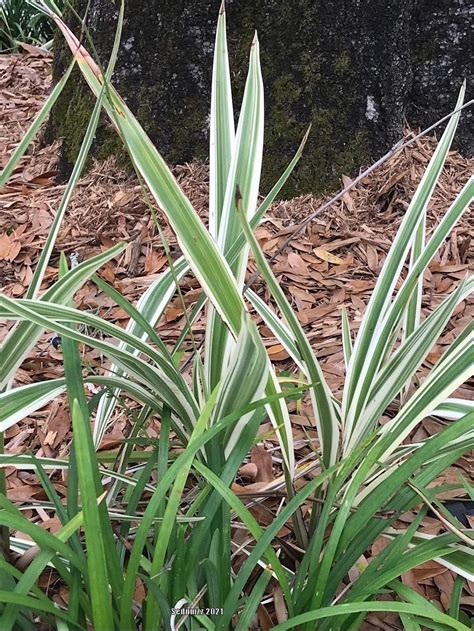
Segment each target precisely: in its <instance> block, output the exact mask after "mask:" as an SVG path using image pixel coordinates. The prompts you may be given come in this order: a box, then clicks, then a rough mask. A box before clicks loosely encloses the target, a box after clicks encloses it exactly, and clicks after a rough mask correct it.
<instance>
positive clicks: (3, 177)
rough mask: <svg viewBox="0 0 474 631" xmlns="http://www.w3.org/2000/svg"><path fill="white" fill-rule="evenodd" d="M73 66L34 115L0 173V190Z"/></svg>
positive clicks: (65, 81)
mask: <svg viewBox="0 0 474 631" xmlns="http://www.w3.org/2000/svg"><path fill="white" fill-rule="evenodd" d="M74 64H75V60H73V61H72V62H71V64H70V65H69V67H68V69H67V70H66V72H65V73H64V75H63V76H62V77H61V79H60V80H59V81H58V82H57V83H56V85H55V86H54V88H53V89H52V91H51V94H50V95H49V96H48V98H47V99H46V101H45V102H44V105H43V107H42V108H41V109H40V111H39V112H38V114H37V115H36V118H35V120H34V121H33V122H32V123H31V125H30V127H29V129H28V130H27V131H26V133H25V134H24V135H23V136H22V139H21V141H20V143H19V144H18V146H17V147H16V149H15V150H14V152H13V153H12V155H11V157H10V159H9V160H8V162H7V164H6V165H5V168H4V169H3V171H2V172H1V173H0V189H1V188H3V187H4V186H5V184H6V183H7V182H8V179H9V177H10V175H11V174H12V173H13V170H14V169H15V167H16V165H17V164H18V162H19V161H20V160H21V158H22V157H23V156H24V155H25V152H26V150H27V149H28V147H29V145H30V143H31V141H32V140H33V138H34V137H35V136H36V134H37V133H38V131H39V129H40V127H41V125H42V124H43V122H44V121H45V119H46V117H47V116H48V114H49V112H50V111H51V108H52V107H53V105H54V104H55V103H56V101H57V99H58V97H59V95H60V94H61V92H62V91H63V89H64V86H65V85H66V83H67V81H68V79H69V76H70V75H71V72H72V69H73V68H74Z"/></svg>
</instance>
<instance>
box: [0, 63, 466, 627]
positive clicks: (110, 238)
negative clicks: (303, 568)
mask: <svg viewBox="0 0 474 631" xmlns="http://www.w3.org/2000/svg"><path fill="white" fill-rule="evenodd" d="M50 65H51V58H50V57H49V56H47V55H46V56H45V55H41V56H38V54H36V53H35V52H34V51H32V52H29V53H27V54H21V55H3V56H0V71H1V75H0V164H1V165H2V166H4V165H5V164H6V161H7V159H8V157H9V155H10V154H11V152H12V150H13V149H14V147H15V146H16V144H17V143H18V141H19V139H20V138H21V136H22V134H23V133H24V132H25V130H26V129H27V128H28V125H29V124H30V123H31V121H32V119H33V116H34V114H35V112H37V111H38V109H39V108H40V107H41V105H42V103H43V102H44V99H45V96H46V94H47V93H48V90H49V86H50ZM408 133H409V132H408ZM435 144H436V139H435V138H434V137H425V138H423V139H421V140H419V141H417V142H416V143H415V144H414V145H412V146H411V147H409V148H406V149H404V150H403V151H401V152H400V153H398V154H397V155H395V156H394V157H393V158H391V159H390V160H389V161H388V162H386V163H385V164H384V165H383V166H382V167H380V168H379V169H377V170H376V171H375V172H374V173H372V174H371V175H370V176H369V177H367V178H366V179H365V180H363V181H362V183H361V184H359V185H358V186H357V187H356V188H355V189H354V190H352V191H351V192H350V193H348V194H346V195H345V196H344V198H343V199H342V200H341V201H340V202H338V203H335V204H334V205H333V206H332V207H331V208H330V209H329V210H328V211H327V212H326V213H324V215H321V216H320V217H318V218H316V219H315V221H314V222H312V223H311V224H310V225H309V226H308V227H307V228H306V230H305V231H304V233H303V234H301V235H299V236H298V237H297V238H296V239H295V240H294V241H293V242H292V244H291V246H290V247H288V248H287V249H286V251H285V252H283V253H281V254H279V255H278V257H277V259H276V261H275V263H274V265H273V270H274V271H275V273H276V274H277V275H278V279H279V282H280V284H281V285H282V286H283V287H284V288H285V290H286V292H287V295H288V296H289V298H290V299H291V302H292V304H293V306H294V308H295V310H296V312H297V313H298V316H299V318H300V321H301V323H302V324H303V325H304V327H305V330H306V332H307V334H308V336H309V339H310V340H311V342H312V344H313V347H314V349H315V351H316V355H317V357H318V358H319V360H320V361H321V364H322V367H323V370H324V372H325V375H326V378H327V380H328V383H329V385H330V387H331V388H332V389H333V391H334V392H338V391H340V389H341V387H342V384H343V380H344V365H343V356H342V347H341V308H342V306H345V307H346V308H347V311H348V315H349V320H350V322H351V327H352V328H353V330H354V331H356V330H357V328H358V325H359V323H360V320H361V318H362V315H363V313H364V310H365V308H366V305H367V301H368V299H369V296H370V293H371V291H372V289H373V287H374V284H375V281H376V280H377V276H378V273H379V271H380V269H381V266H382V264H383V261H384V258H385V256H386V254H387V252H388V249H389V248H390V245H391V243H392V242H393V238H394V236H395V234H396V230H397V228H398V226H399V225H400V222H401V220H402V218H403V215H404V212H405V210H406V208H407V205H408V202H409V200H410V199H411V197H412V195H413V192H414V191H415V189H416V186H417V184H418V183H419V181H420V179H421V176H422V174H423V172H424V170H425V168H426V166H427V163H428V161H429V159H430V157H431V155H432V153H433V150H434V147H435ZM58 148H59V144H58V143H54V144H53V145H48V146H42V145H41V143H40V142H39V141H38V140H35V142H34V143H33V144H32V146H31V147H30V149H29V151H28V155H27V156H25V158H24V159H23V160H22V161H21V163H20V164H19V165H18V167H17V168H16V170H15V172H14V174H13V175H12V177H11V178H10V181H9V183H8V185H7V186H6V187H5V188H4V189H3V190H2V191H0V290H1V291H2V292H4V293H5V294H6V295H9V296H15V297H21V296H22V295H23V294H24V292H25V288H26V287H27V286H28V282H29V280H30V279H31V275H32V270H33V269H34V266H35V263H36V261H37V259H38V256H39V252H40V251H41V249H42V246H43V244H44V241H45V238H46V236H47V234H48V230H49V228H50V226H51V223H52V220H53V217H54V212H55V209H56V208H57V207H58V205H59V202H60V199H61V196H62V194H63V193H64V189H65V186H64V185H63V184H58V183H57V182H56V179H55V178H56V175H57V155H58ZM473 164H474V161H473V160H469V159H467V158H464V157H462V156H461V155H459V154H458V153H456V152H451V153H450V154H449V156H448V159H447V162H446V168H445V170H444V173H443V175H442V177H441V179H440V182H439V184H438V186H437V189H436V192H435V194H434V196H433V199H432V201H431V203H430V206H429V209H428V233H429V232H430V231H431V230H432V228H433V226H434V225H436V224H437V223H438V222H439V220H440V218H441V217H442V216H443V214H444V213H445V211H446V209H447V208H448V206H449V204H450V203H451V202H452V201H453V199H454V198H455V196H456V194H457V193H458V192H459V191H460V189H461V188H462V186H463V185H464V184H465V182H466V181H467V179H468V178H469V176H470V175H471V173H472V168H473ZM174 172H175V175H176V177H177V179H178V181H179V183H180V184H181V186H182V188H183V190H184V191H185V192H186V194H187V195H188V196H189V197H190V199H191V201H192V202H193V204H194V206H195V207H196V209H197V210H198V211H199V213H200V214H201V216H202V217H203V219H204V220H205V218H206V212H207V210H206V207H207V198H208V172H207V166H206V165H203V164H185V165H182V166H179V167H176V168H175V169H174ZM343 180H344V181H343V183H344V184H346V183H347V182H348V178H347V177H346V176H344V177H343ZM322 201H323V200H322V199H321V198H318V197H316V196H313V195H305V196H302V197H299V198H296V199H292V200H287V201H280V202H277V203H275V204H273V206H272V207H271V209H270V211H269V213H268V216H267V218H266V220H265V221H264V222H263V223H262V225H261V226H260V227H259V228H258V229H257V232H256V234H257V237H258V239H259V241H260V243H261V244H262V246H263V249H264V251H265V252H266V253H267V254H268V255H272V254H273V253H275V252H276V250H277V249H278V246H279V245H280V244H281V243H282V242H283V241H284V240H285V238H286V237H287V236H288V234H289V233H290V232H291V231H292V229H294V226H295V225H296V224H297V223H298V222H299V221H300V220H302V219H303V218H305V217H306V216H307V215H308V214H310V213H311V212H312V211H313V210H315V209H316V208H317V207H318V206H319V205H320V204H321V203H322ZM159 216H160V220H162V221H163V228H164V231H165V234H166V236H167V239H168V241H169V243H170V245H171V248H172V251H173V253H174V254H177V245H176V239H175V238H174V236H173V234H172V232H171V230H170V229H169V227H168V226H167V224H166V221H165V220H164V218H163V215H159ZM472 237H473V222H472V212H471V213H470V214H469V213H466V214H465V216H464V217H463V219H462V220H461V221H460V222H459V223H458V224H457V226H456V227H455V229H454V230H453V232H452V234H451V236H450V238H449V239H447V240H446V242H445V243H444V244H443V246H442V247H441V249H440V250H439V252H438V253H437V255H436V257H435V259H434V260H433V261H432V263H431V264H430V266H429V270H428V271H427V273H426V277H425V280H426V283H425V288H424V293H423V310H424V313H425V314H426V313H429V312H430V311H431V310H432V309H433V308H434V307H436V306H437V305H438V304H439V303H440V302H441V300H443V299H444V297H445V296H446V295H447V294H449V293H450V292H452V291H453V289H454V288H455V287H456V285H457V283H458V282H459V280H460V279H462V278H464V276H465V275H466V273H467V271H468V270H469V269H470V270H472V261H473V253H474V243H473V238H472ZM119 240H126V241H127V242H128V243H129V247H128V248H127V249H126V251H125V253H124V254H123V255H122V256H121V257H120V258H119V259H118V260H113V261H111V262H110V263H109V264H108V265H106V266H105V267H104V268H103V269H102V270H101V274H102V276H103V277H104V278H105V279H106V280H107V281H109V282H110V283H112V284H113V285H114V286H115V287H116V288H117V289H119V290H120V291H121V293H123V295H125V296H126V297H127V298H128V299H129V300H130V301H132V302H135V301H136V300H137V299H138V298H139V296H140V295H141V294H142V293H143V291H144V290H145V289H146V288H147V287H148V286H149V285H150V283H152V282H153V281H154V280H155V279H156V278H157V277H158V276H159V274H160V272H161V271H162V270H163V269H164V268H166V266H167V258H166V256H165V253H164V250H163V246H162V244H161V240H160V237H159V235H158V232H157V229H156V227H155V225H154V221H153V219H152V218H151V217H150V213H149V210H148V208H147V206H146V204H145V203H144V201H143V199H142V194H141V190H140V187H139V185H138V182H137V180H136V178H134V177H133V176H131V175H130V174H129V173H127V172H126V171H124V170H123V169H121V168H119V167H118V166H117V164H116V163H115V161H114V159H108V160H106V161H104V162H101V163H94V165H93V167H92V169H91V170H90V171H89V172H88V173H87V174H86V175H84V177H82V178H81V180H80V183H79V185H78V186H77V188H76V190H75V192H74V195H73V198H72V201H71V204H70V207H69V210H68V213H67V216H66V219H65V222H64V225H63V226H62V228H61V232H60V235H59V239H58V241H57V244H56V248H55V253H54V255H53V258H52V261H51V266H50V267H49V268H48V271H47V274H46V278H45V285H46V284H47V283H50V282H51V281H52V280H53V279H54V278H55V277H56V274H57V263H58V257H59V252H60V251H64V252H65V253H67V254H68V255H71V254H72V253H76V254H77V255H78V257H79V259H80V260H83V259H85V258H89V257H90V256H93V255H94V254H97V253H98V252H100V251H101V250H104V249H106V248H108V247H110V246H111V245H112V244H114V243H116V242H117V241H119ZM254 269H255V267H254V264H253V262H252V261H251V262H250V265H249V273H252V272H253V271H254ZM198 289H199V288H198V284H197V283H196V281H195V280H194V279H193V278H187V279H185V281H184V282H183V286H182V291H183V293H184V299H185V303H186V305H187V306H192V304H193V301H195V299H196V297H197V295H198V294H199V291H198ZM254 289H255V290H256V291H257V292H258V293H259V294H260V295H261V296H262V297H265V299H267V300H269V296H268V295H267V294H266V290H265V287H264V286H263V285H262V283H261V282H259V281H258V280H257V281H256V283H255V285H254ZM76 306H77V307H78V308H82V309H88V310H92V311H94V313H98V314H99V315H103V316H106V317H107V318H108V319H110V320H112V321H114V322H116V323H119V324H121V325H125V324H126V322H127V316H126V314H125V313H124V312H123V311H122V310H121V309H120V308H119V307H117V305H115V304H114V303H113V302H112V301H111V300H110V299H108V298H105V297H104V296H103V295H102V294H101V293H100V292H99V291H98V289H97V288H96V287H95V286H94V285H92V284H87V285H86V286H85V287H84V288H83V289H81V290H80V291H79V292H78V293H77V296H76ZM472 307H473V302H472V300H471V301H465V302H463V303H462V304H460V305H459V306H458V308H457V309H456V311H455V314H454V316H453V318H452V319H451V321H450V323H449V325H448V327H447V328H446V330H445V331H444V333H443V334H442V336H441V337H440V339H439V340H438V343H437V344H436V346H435V347H434V348H433V349H432V351H431V353H430V355H429V356H428V358H427V361H426V365H425V366H424V368H423V370H427V369H429V368H430V367H431V366H432V365H433V364H434V363H435V362H436V361H437V360H438V359H439V357H440V356H441V355H442V353H443V352H444V350H445V348H446V347H447V345H448V344H450V343H451V342H452V340H453V338H454V337H455V336H456V335H457V334H458V333H459V332H460V331H461V330H462V329H463V328H464V327H465V326H466V325H467V324H468V323H469V322H470V321H471V320H472V313H473V309H472ZM183 324H184V315H183V310H182V306H181V303H180V301H179V300H178V299H176V300H175V301H174V302H173V303H172V304H171V305H170V306H169V308H168V310H167V312H166V314H165V317H164V318H163V321H162V322H161V324H160V327H159V330H160V334H161V336H162V337H163V339H164V340H165V341H167V342H168V343H174V342H175V341H176V339H177V338H178V336H179V332H180V330H181V328H182V326H183ZM260 329H261V332H262V334H263V337H264V340H265V344H266V345H267V347H268V349H269V353H270V356H271V357H272V359H273V360H274V361H277V362H281V367H282V369H283V368H285V367H287V364H286V363H285V362H286V360H287V359H288V356H287V354H286V351H285V350H284V349H283V348H282V347H281V345H279V344H278V342H277V340H276V339H275V338H273V336H272V335H271V332H270V331H269V330H268V329H267V328H266V327H265V326H263V325H262V324H261V323H260ZM6 330H7V326H6V324H5V323H1V322H0V340H1V339H2V337H3V336H4V335H5V333H6ZM203 331H204V323H203V321H202V319H201V320H200V321H198V322H197V323H196V325H195V326H194V332H195V335H196V338H197V339H198V340H199V339H200V337H202V333H203ZM50 338H51V333H48V335H45V336H44V337H43V338H42V340H41V342H40V343H39V345H38V348H37V349H36V350H35V351H34V352H33V353H32V354H31V356H30V358H29V359H28V360H27V362H25V364H24V365H23V366H22V368H21V369H20V370H19V371H18V375H17V382H16V383H17V384H24V383H29V382H31V381H35V380H38V379H44V378H45V377H51V378H52V377H57V376H59V375H61V374H62V362H61V353H60V351H58V350H56V349H55V348H54V347H53V346H52V344H51V343H50ZM87 359H88V361H89V362H90V363H91V365H97V366H99V364H100V356H99V354H98V353H94V352H93V351H91V350H90V349H89V350H88V351H87ZM456 394H457V396H460V397H462V398H472V388H471V387H470V386H469V385H468V384H466V385H464V386H463V387H461V388H459V390H458V391H457V393H456ZM292 405H293V407H292V410H293V419H294V424H295V440H296V441H297V442H296V444H297V446H298V445H301V450H300V451H299V457H304V456H305V455H307V453H308V448H307V437H308V431H309V426H310V421H308V418H307V416H306V415H305V404H304V402H303V403H302V404H300V403H294V404H292ZM127 423H128V420H127V418H126V417H125V416H124V417H123V418H122V417H119V418H117V422H116V423H114V430H113V434H110V435H109V436H108V437H107V438H106V441H105V443H104V445H103V447H104V448H107V449H110V448H112V447H113V446H115V445H117V444H118V441H119V440H120V438H122V437H123V435H124V432H125V431H126V427H127ZM439 429H440V425H439V423H438V424H437V423H436V422H435V421H431V420H427V421H426V422H424V423H423V424H422V425H421V426H420V428H419V429H418V430H417V433H416V440H421V439H423V438H425V437H427V436H429V435H431V434H433V433H435V432H436V431H439ZM151 431H153V428H152V430H151ZM69 436H70V430H69V417H68V413H67V410H66V407H65V405H64V402H63V401H62V400H58V401H56V402H55V403H53V404H52V405H50V406H48V407H47V408H45V409H43V410H41V411H39V412H38V413H36V414H32V415H31V417H28V418H27V419H25V420H24V421H23V422H22V423H20V424H18V425H17V426H15V427H12V428H11V429H10V430H8V431H7V432H6V440H7V448H8V449H9V450H11V451H17V452H25V451H31V450H34V451H35V452H36V453H37V454H38V455H40V456H41V455H45V456H57V457H60V456H62V455H65V454H66V453H67V450H68V444H69V440H68V439H69ZM255 457H257V456H255ZM252 462H253V461H252ZM252 462H251V463H249V464H252ZM254 464H255V463H254ZM471 465H472V463H470V462H469V460H468V459H467V458H464V459H461V461H460V462H459V463H458V466H460V467H461V468H462V469H464V472H465V474H466V475H467V476H469V474H470V473H469V469H470V467H471ZM257 473H258V466H256V467H255V470H254V472H253V474H252V475H254V474H255V475H257ZM9 474H10V475H9V484H10V491H9V496H10V497H11V498H12V499H15V500H18V501H22V500H24V499H27V498H31V497H41V496H42V490H41V488H40V487H39V486H38V485H37V482H36V479H35V478H34V476H32V475H31V474H29V473H27V472H19V471H16V470H13V469H11V470H9ZM270 474H271V467H270ZM255 475H254V477H255ZM250 478H251V479H253V478H252V476H250ZM267 481H268V480H267ZM58 485H59V486H60V483H59V482H58ZM58 490H60V489H59V488H58ZM407 519H409V516H408V517H407ZM430 519H431V518H427V520H430ZM426 523H427V522H426ZM427 527H431V530H429V531H430V532H440V531H441V529H442V525H441V524H440V522H439V521H438V520H436V519H431V522H430V524H428V526H427ZM420 572H421V574H420V575H419V573H420ZM405 580H406V582H407V583H408V584H410V585H411V586H414V587H415V588H416V589H418V591H420V593H422V594H423V595H424V596H426V597H428V598H430V599H432V600H436V601H438V602H440V603H442V605H443V607H444V608H446V605H447V603H448V602H449V594H450V591H451V590H452V574H451V573H450V572H449V571H448V570H446V569H445V568H442V567H440V566H439V565H438V564H434V565H433V564H425V565H424V566H423V567H422V568H421V569H418V568H417V570H414V571H413V572H412V573H410V574H409V575H407V576H406V577H405ZM469 589H470V591H469V592H468V593H466V594H465V595H464V596H463V598H465V599H466V600H465V601H464V602H465V604H473V602H474V586H473V585H471V586H469ZM382 618H383V616H378V618H377V620H378V622H377V624H379V625H380V622H381V620H382ZM393 618H394V617H393V616H391V615H387V616H386V624H391V623H392V624H393ZM367 624H369V622H368V623H367ZM367 628H394V627H388V626H387V627H382V626H367ZM395 628H396V627H395Z"/></svg>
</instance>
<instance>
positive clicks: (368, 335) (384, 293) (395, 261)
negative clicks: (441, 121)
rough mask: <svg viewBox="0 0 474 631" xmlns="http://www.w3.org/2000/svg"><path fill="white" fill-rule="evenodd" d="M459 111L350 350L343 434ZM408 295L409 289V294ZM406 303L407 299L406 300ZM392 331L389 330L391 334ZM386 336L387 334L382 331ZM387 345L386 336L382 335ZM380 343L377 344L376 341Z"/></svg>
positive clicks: (355, 411) (360, 402)
mask: <svg viewBox="0 0 474 631" xmlns="http://www.w3.org/2000/svg"><path fill="white" fill-rule="evenodd" d="M464 92H465V86H463V88H462V89H461V91H460V94H459V98H458V102H457V107H459V106H460V105H461V104H462V102H463V99H464ZM459 116H460V112H458V113H457V114H455V115H453V116H452V117H451V119H450V121H449V123H448V125H447V127H446V129H445V131H444V134H443V136H442V138H441V140H440V142H439V144H438V146H437V148H436V151H435V153H434V155H433V157H432V159H431V161H430V163H429V165H428V168H427V169H426V171H425V174H424V175H423V178H422V180H421V183H420V185H419V186H418V188H417V190H416V192H415V194H414V196H413V198H412V201H411V203H410V206H409V207H408V209H407V212H406V213H405V217H404V218H403V221H402V224H401V226H400V228H399V230H398V232H397V235H396V237H395V240H394V243H393V245H392V247H391V248H390V251H389V253H388V255H387V258H386V260H385V264H384V266H383V268H382V271H381V273H380V276H379V278H378V280H377V283H376V286H375V289H374V291H373V293H372V296H371V298H370V301H369V304H368V306H367V309H366V311H365V314H364V318H363V320H362V323H361V326H360V329H359V332H358V335H357V338H356V341H355V344H354V350H353V353H352V358H351V362H350V364H349V370H348V374H347V379H346V383H345V387H344V396H343V418H344V423H345V430H346V431H345V435H346V436H347V437H349V436H350V434H351V433H352V430H353V426H354V424H355V423H356V422H357V418H358V415H359V414H360V413H361V411H362V409H363V406H364V404H365V402H366V400H367V396H368V391H367V390H368V384H369V383H370V382H371V380H372V377H373V375H374V373H375V372H376V371H377V370H378V368H379V364H380V357H381V355H382V349H380V350H378V352H377V353H375V352H374V345H375V342H380V339H381V334H380V329H381V326H380V320H381V317H382V318H383V317H384V316H385V314H386V311H387V309H388V307H389V304H390V300H391V297H392V293H393V290H394V288H395V284H396V282H397V280H398V278H399V276H400V272H401V269H402V266H403V264H404V262H405V258H406V255H407V252H408V249H409V247H410V243H411V241H412V238H413V234H414V231H415V230H416V228H417V226H418V225H419V223H420V219H421V217H422V215H423V213H424V212H425V208H426V205H427V203H428V201H429V199H430V197H431V194H432V192H433V189H434V187H435V185H436V183H437V181H438V178H439V174H440V173H441V170H442V168H443V165H444V162H445V159H446V156H447V154H448V151H449V148H450V146H451V142H452V139H453V137H454V133H455V130H456V127H457V123H458V120H459ZM409 295H411V292H410V294H409ZM408 298H409V296H407V299H408ZM404 304H406V300H405V303H404ZM390 333H391V330H390V331H389V332H388V335H390ZM385 335H386V336H387V333H385ZM382 342H383V343H385V344H386V342H387V337H386V338H385V339H384V338H382ZM379 346H380V344H379Z"/></svg>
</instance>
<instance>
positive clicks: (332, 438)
mask: <svg viewBox="0 0 474 631" xmlns="http://www.w3.org/2000/svg"><path fill="white" fill-rule="evenodd" d="M239 208H240V206H239ZM239 217H240V219H241V221H242V229H243V231H244V233H245V236H246V238H247V240H248V242H249V244H250V247H251V249H252V253H253V255H254V257H255V261H256V263H257V267H258V269H259V270H260V272H261V273H262V275H263V277H264V279H265V281H266V283H267V285H268V287H269V289H270V291H271V293H272V295H273V297H274V299H275V301H276V303H277V305H278V308H279V309H280V311H281V313H282V315H283V316H284V318H285V320H286V321H287V323H288V327H289V328H290V329H291V332H292V334H293V335H294V338H295V342H296V344H297V346H298V349H299V352H300V354H301V357H302V359H303V361H304V367H303V370H304V372H305V374H306V378H307V379H308V381H310V382H311V384H312V386H311V388H310V394H311V402H312V404H313V409H314V414H315V420H316V426H317V428H318V434H319V438H320V441H321V450H322V453H323V461H324V464H325V465H326V466H330V465H331V464H332V463H334V462H335V460H336V454H337V450H338V446H339V445H338V442H339V427H338V420H337V417H336V414H335V411H334V406H333V403H332V399H331V391H330V390H329V387H328V385H327V383H326V380H325V378H324V375H323V372H322V370H321V367H320V365H319V362H318V361H317V359H316V357H315V355H314V353H313V349H312V348H311V345H310V344H309V341H308V339H307V337H306V335H305V334H304V331H303V329H302V327H301V325H300V323H299V321H298V318H297V317H296V315H295V313H294V311H293V309H292V308H291V305H290V304H289V302H288V300H287V298H286V296H285V294H284V292H283V290H282V288H281V286H280V285H279V283H278V282H277V280H276V278H275V276H274V275H273V272H272V271H271V269H270V266H269V265H268V263H267V261H266V259H265V255H264V254H263V252H262V250H261V248H260V246H259V244H258V241H257V239H256V238H255V235H254V234H253V232H252V231H251V230H250V227H249V225H248V222H247V220H246V218H245V216H244V214H243V213H241V212H239Z"/></svg>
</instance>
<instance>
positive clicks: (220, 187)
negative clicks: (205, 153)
mask: <svg viewBox="0 0 474 631" xmlns="http://www.w3.org/2000/svg"><path fill="white" fill-rule="evenodd" d="M209 136H210V151H209V232H210V233H211V235H212V236H213V237H214V239H216V240H217V237H218V234H219V226H220V224H221V215H222V208H223V206H224V196H225V191H226V187H227V180H228V176H229V169H230V164H231V161H232V156H233V154H234V147H235V128H234V108H233V105H232V89H231V85H230V70H229V56H228V52H227V37H226V15H225V6H224V3H222V5H221V8H220V11H219V19H218V20H217V31H216V42H215V51H214V64H213V70H212V90H211V122H210V132H209Z"/></svg>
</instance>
